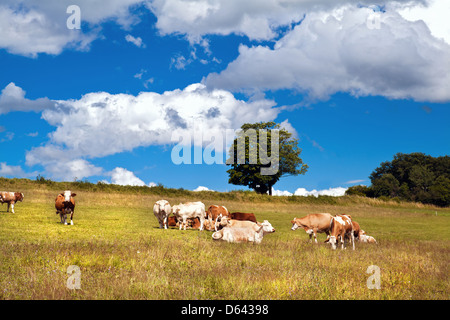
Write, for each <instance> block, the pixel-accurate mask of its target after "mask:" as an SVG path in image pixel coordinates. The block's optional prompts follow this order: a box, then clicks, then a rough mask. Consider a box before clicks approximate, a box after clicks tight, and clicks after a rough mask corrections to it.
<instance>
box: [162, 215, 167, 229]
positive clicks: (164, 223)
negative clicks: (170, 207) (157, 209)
mask: <svg viewBox="0 0 450 320" xmlns="http://www.w3.org/2000/svg"><path fill="white" fill-rule="evenodd" d="M167 219H168V217H167V216H165V217H164V220H163V225H164V229H167Z"/></svg>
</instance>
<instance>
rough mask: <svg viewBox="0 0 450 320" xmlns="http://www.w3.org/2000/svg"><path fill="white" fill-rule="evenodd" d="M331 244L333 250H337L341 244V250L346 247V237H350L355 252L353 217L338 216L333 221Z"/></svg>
mask: <svg viewBox="0 0 450 320" xmlns="http://www.w3.org/2000/svg"><path fill="white" fill-rule="evenodd" d="M330 234H331V235H330V238H329V240H328V241H329V243H330V244H331V248H332V249H333V250H336V247H337V245H338V244H339V242H340V243H341V249H344V247H345V237H346V236H347V237H349V238H350V241H351V242H352V244H353V250H355V236H354V234H353V224H352V217H351V216H349V215H336V216H334V217H333V219H332V223H331V231H330Z"/></svg>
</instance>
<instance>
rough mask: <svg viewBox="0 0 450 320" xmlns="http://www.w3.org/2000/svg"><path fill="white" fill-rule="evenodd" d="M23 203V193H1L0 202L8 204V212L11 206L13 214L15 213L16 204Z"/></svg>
mask: <svg viewBox="0 0 450 320" xmlns="http://www.w3.org/2000/svg"><path fill="white" fill-rule="evenodd" d="M18 201H20V202H22V201H23V193H20V192H5V191H2V192H0V202H1V204H2V205H3V203H5V202H6V203H7V204H8V208H7V209H6V212H9V207H10V206H11V212H12V213H15V212H14V204H15V203H16V202H18Z"/></svg>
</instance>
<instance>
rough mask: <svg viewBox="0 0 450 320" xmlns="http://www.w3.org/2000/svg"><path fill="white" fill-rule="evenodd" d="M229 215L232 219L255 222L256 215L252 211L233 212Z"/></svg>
mask: <svg viewBox="0 0 450 320" xmlns="http://www.w3.org/2000/svg"><path fill="white" fill-rule="evenodd" d="M229 217H230V219H233V220H246V221H252V222H255V223H256V217H255V214H254V213H245V212H233V213H231V214H230V215H229Z"/></svg>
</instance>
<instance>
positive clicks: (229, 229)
mask: <svg viewBox="0 0 450 320" xmlns="http://www.w3.org/2000/svg"><path fill="white" fill-rule="evenodd" d="M75 196H76V194H75V193H73V192H71V191H70V190H66V191H64V192H62V193H60V194H58V195H57V197H56V199H55V208H56V214H59V215H60V219H61V223H63V224H66V225H67V224H68V223H67V216H68V215H70V224H71V225H73V214H74V211H75V200H74V197H75ZM23 198H24V195H23V193H19V192H0V203H2V204H3V203H7V204H8V208H7V212H9V208H10V207H11V211H12V213H14V204H15V203H17V202H18V201H23ZM153 213H154V215H155V216H156V218H157V219H158V222H159V227H160V228H161V229H162V228H164V229H167V228H168V227H169V226H174V227H178V228H179V229H180V230H181V229H182V228H184V230H186V229H187V228H190V229H199V230H200V231H202V230H203V229H206V230H209V231H214V232H213V234H212V238H213V239H214V240H223V241H227V242H233V243H239V242H253V243H261V241H262V239H263V237H264V235H266V234H268V233H273V232H275V228H273V227H272V225H271V224H270V222H269V221H267V220H264V221H263V222H258V221H257V220H256V216H255V214H253V213H245V212H232V213H230V212H229V211H228V209H227V208H225V207H224V206H219V205H211V206H209V208H208V210H205V205H204V204H203V203H202V202H200V201H198V202H187V203H180V204H178V205H174V206H171V205H170V203H169V202H168V201H167V200H159V201H156V203H155V205H154V206H153ZM171 214H173V215H172V216H171ZM291 223H292V228H291V230H297V229H298V228H303V229H304V230H305V232H306V233H307V234H309V241H310V242H311V240H312V236H313V235H314V241H315V242H316V243H317V233H326V235H327V239H326V240H325V242H327V243H329V244H331V247H332V248H333V249H336V248H337V246H338V245H339V244H340V245H341V249H344V248H345V242H346V240H349V241H350V243H351V244H352V247H353V250H355V241H361V242H366V243H377V242H376V240H375V239H374V238H373V237H371V236H368V235H367V234H366V233H365V232H364V230H362V229H361V228H360V226H359V224H358V223H357V222H356V221H353V220H352V217H351V216H350V215H335V216H332V215H331V214H329V213H315V214H309V215H307V216H305V217H303V218H294V219H293V220H292V221H291Z"/></svg>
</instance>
